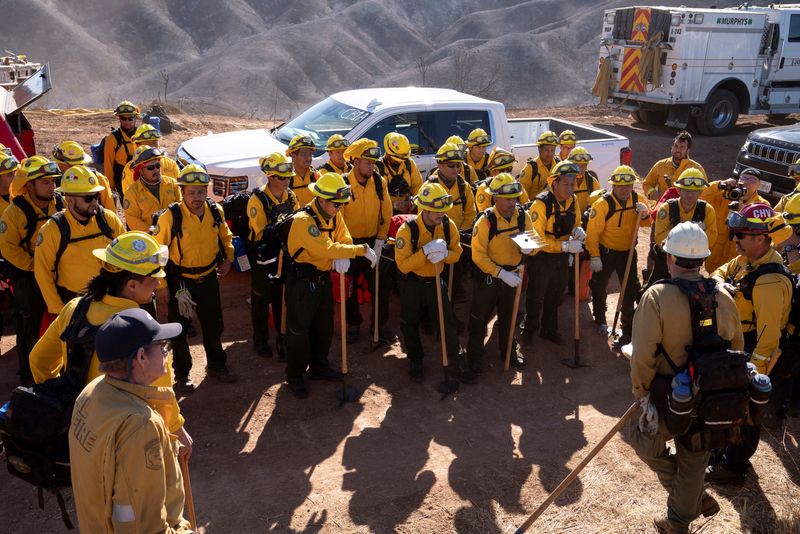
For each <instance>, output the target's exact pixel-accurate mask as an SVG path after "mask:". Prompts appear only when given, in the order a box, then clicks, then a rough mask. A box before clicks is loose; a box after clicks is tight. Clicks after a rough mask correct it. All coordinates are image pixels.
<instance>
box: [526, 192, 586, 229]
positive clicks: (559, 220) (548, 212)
mask: <svg viewBox="0 0 800 534" xmlns="http://www.w3.org/2000/svg"><path fill="white" fill-rule="evenodd" d="M536 200H539V201H541V202H542V203H544V209H545V220H546V221H549V220H550V217H553V215H554V214H555V217H554V220H553V231H552V232H548V231H545V234H546V235H551V236H553V237H555V238H556V239H559V238H561V237H564V236H565V235H569V234H571V233H572V229H573V227H574V226H575V217H576V214H575V207H576V206H577V205H578V199H577V197H576V196H575V195H572V209H571V210H567V211H561V210H558V211H556V202H557V200H556V197H555V195H553V193H552V192H551V191H542V192H541V193H539V194H538V195H536Z"/></svg>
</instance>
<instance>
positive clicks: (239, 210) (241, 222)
mask: <svg viewBox="0 0 800 534" xmlns="http://www.w3.org/2000/svg"><path fill="white" fill-rule="evenodd" d="M259 189H260V188H258V187H256V188H254V189H253V190H247V189H245V190H244V191H239V192H238V193H233V194H232V195H228V196H227V197H225V198H224V199H222V201H221V202H220V203H219V205H220V206H221V207H222V211H223V212H224V213H225V219H226V220H228V221H230V223H231V230H232V231H233V235H238V236H239V237H241V238H242V239H245V240H247V236H248V234H249V233H250V225H249V218H248V216H247V203H248V202H249V201H250V197H251V196H252V194H253V193H255V192H256V191H258V190H259ZM265 210H266V207H265Z"/></svg>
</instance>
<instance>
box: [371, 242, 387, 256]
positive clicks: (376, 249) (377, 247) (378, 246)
mask: <svg viewBox="0 0 800 534" xmlns="http://www.w3.org/2000/svg"><path fill="white" fill-rule="evenodd" d="M385 244H386V241H385V240H383V239H376V240H375V246H374V247H372V250H373V252H375V255H376V256H377V257H379V258H380V257H381V254H382V253H383V245H385Z"/></svg>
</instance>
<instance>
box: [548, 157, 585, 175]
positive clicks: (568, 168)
mask: <svg viewBox="0 0 800 534" xmlns="http://www.w3.org/2000/svg"><path fill="white" fill-rule="evenodd" d="M580 173H581V169H580V168H579V167H578V165H576V164H575V163H574V162H572V161H570V160H568V159H565V160H564V161H560V162H559V163H558V165H556V166H555V167H553V170H552V172H550V176H568V175H570V174H572V175H574V176H577V175H578V174H580Z"/></svg>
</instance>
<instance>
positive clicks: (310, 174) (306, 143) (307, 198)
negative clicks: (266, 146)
mask: <svg viewBox="0 0 800 534" xmlns="http://www.w3.org/2000/svg"><path fill="white" fill-rule="evenodd" d="M316 149H317V145H316V144H314V140H313V139H312V138H311V137H310V136H308V135H299V134H298V135H295V136H294V137H292V140H291V141H289V148H287V149H286V155H287V156H289V157H290V158H292V165H293V166H294V176H292V179H291V180H290V181H289V189H291V190H292V192H293V193H294V194H295V196H296V197H297V201H298V202H299V203H300V206H301V207H302V206H305V205H306V204H308V203H309V202H311V201H312V200H313V199H314V194H313V193H312V192H311V190H310V189H309V188H308V186H309V184H311V183H313V182H316V181H317V179H318V178H319V173H318V172H317V171H315V170H314V168H313V167H312V166H311V160H312V159H313V157H314V151H315V150H316Z"/></svg>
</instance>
